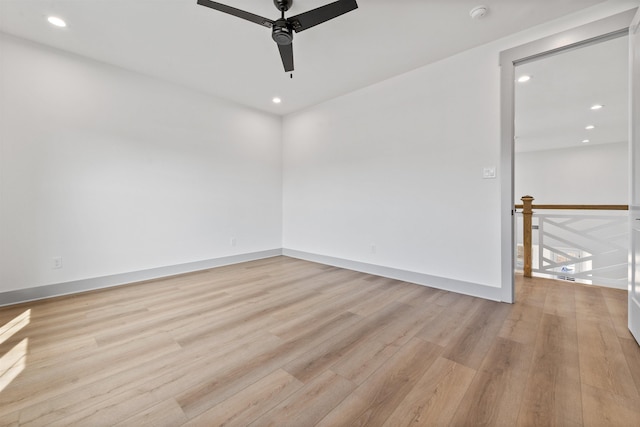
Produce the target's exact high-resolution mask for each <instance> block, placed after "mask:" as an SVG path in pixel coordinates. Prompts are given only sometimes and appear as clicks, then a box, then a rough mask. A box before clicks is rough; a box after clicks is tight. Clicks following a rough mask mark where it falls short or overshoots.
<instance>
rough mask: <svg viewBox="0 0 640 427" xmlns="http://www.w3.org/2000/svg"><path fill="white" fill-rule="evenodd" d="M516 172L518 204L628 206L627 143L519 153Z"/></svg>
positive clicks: (516, 160)
mask: <svg viewBox="0 0 640 427" xmlns="http://www.w3.org/2000/svg"><path fill="white" fill-rule="evenodd" d="M514 170H515V173H514V175H515V184H514V194H515V200H516V203H519V202H518V201H519V200H520V197H522V196H525V195H531V196H533V197H535V201H534V203H541V204H603V205H606V204H615V205H626V204H628V203H629V143H628V142H619V143H614V144H600V145H583V146H580V147H576V148H565V149H559V150H543V151H532V152H524V153H516V155H515V169H514Z"/></svg>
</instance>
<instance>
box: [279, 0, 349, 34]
mask: <svg viewBox="0 0 640 427" xmlns="http://www.w3.org/2000/svg"><path fill="white" fill-rule="evenodd" d="M357 8H358V4H357V3H356V0H338V1H336V2H333V3H329V4H327V5H324V6H320V7H318V8H316V9H313V10H310V11H308V12H304V13H301V14H300V15H295V16H290V17H289V18H287V22H289V24H291V27H292V28H293V29H294V30H295V32H297V33H299V32H300V31H304V30H306V29H308V28H311V27H314V26H316V25H318V24H322V23H323V22H326V21H328V20H330V19H333V18H335V17H338V16H340V15H343V14H345V13H347V12H351V11H352V10H354V9H357Z"/></svg>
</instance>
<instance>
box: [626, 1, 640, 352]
mask: <svg viewBox="0 0 640 427" xmlns="http://www.w3.org/2000/svg"><path fill="white" fill-rule="evenodd" d="M629 70H630V73H629V94H630V95H629V112H630V117H631V120H630V121H629V142H630V144H629V148H630V150H629V154H630V156H629V157H630V162H629V164H630V173H631V183H630V185H629V193H630V197H629V199H630V201H629V209H630V211H629V218H630V220H629V223H630V227H629V232H630V234H631V239H630V240H631V245H630V248H629V297H628V298H629V311H628V326H629V331H631V334H632V335H633V337H634V338H635V340H636V341H637V342H638V344H640V9H639V11H638V13H637V14H636V16H635V18H634V20H633V22H632V23H631V26H630V28H629Z"/></svg>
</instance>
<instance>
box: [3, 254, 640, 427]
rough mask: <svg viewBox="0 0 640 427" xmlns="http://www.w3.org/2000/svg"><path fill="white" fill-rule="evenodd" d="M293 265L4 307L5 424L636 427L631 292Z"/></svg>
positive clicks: (270, 262) (272, 262)
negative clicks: (415, 279)
mask: <svg viewBox="0 0 640 427" xmlns="http://www.w3.org/2000/svg"><path fill="white" fill-rule="evenodd" d="M517 297H518V302H517V303H516V304H513V305H510V304H502V303H497V302H492V301H485V300H481V299H478V298H472V297H469V296H464V295H458V294H454V293H450V292H445V291H441V290H436V289H431V288H428V287H423V286H418V285H413V284H409V283H404V282H400V281H396V280H391V279H386V278H382V277H376V276H371V275H368V274H364V273H358V272H353V271H349V270H343V269H339V268H334V267H329V266H325V265H320V264H314V263H310V262H306V261H301V260H296V259H292V258H287V257H276V258H270V259H265V260H260V261H254V262H249V263H245V264H239V265H233V266H228V267H222V268H217V269H212V270H207V271H202V272H197V273H193V274H189V275H183V276H178V277H173V278H167V279H163V280H155V281H149V282H143V283H137V284H131V285H127V286H122V287H118V288H112V289H107V290H101V291H94V292H88V293H84V294H78V295H72V296H67V297H60V298H54V299H49V300H45V301H39V302H33V303H25V304H20V305H15V306H10V307H4V308H0V425H3V426H23V425H24V426H91V427H93V426H144V425H153V426H223V425H224V426H295V427H305V426H316V425H317V426H393V427H395V426H408V425H411V426H418V425H424V426H469V425H474V426H477V425H486V426H545V425H562V426H564V425H585V426H598V427H600V426H635V427H637V426H638V425H640V347H638V345H637V344H636V342H635V341H633V338H632V337H631V335H630V334H629V332H628V330H627V327H626V305H627V299H626V298H627V296H626V292H624V291H618V290H612V289H606V288H599V287H589V286H583V285H576V284H572V283H568V282H561V281H550V280H542V279H527V280H525V279H523V278H522V277H520V278H518V283H517Z"/></svg>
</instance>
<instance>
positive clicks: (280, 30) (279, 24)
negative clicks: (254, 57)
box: [198, 0, 358, 72]
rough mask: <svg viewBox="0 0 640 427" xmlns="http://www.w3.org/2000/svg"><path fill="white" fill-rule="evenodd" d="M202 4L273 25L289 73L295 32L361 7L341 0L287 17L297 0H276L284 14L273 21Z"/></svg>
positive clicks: (214, 4) (205, 1)
mask: <svg viewBox="0 0 640 427" xmlns="http://www.w3.org/2000/svg"><path fill="white" fill-rule="evenodd" d="M198 4H199V5H201V6H206V7H209V8H211V9H215V10H219V11H220V12H224V13H228V14H229V15H233V16H237V17H238V18H242V19H246V20H247V21H251V22H255V23H256V24H259V25H262V26H264V27H267V28H271V37H272V38H273V40H274V41H275V42H276V43H277V44H278V50H280V57H281V58H282V65H283V66H284V71H285V72H290V71H293V45H292V42H293V32H294V31H295V32H296V33H299V32H300V31H304V30H306V29H308V28H311V27H315V26H316V25H318V24H322V23H323V22H326V21H328V20H330V19H333V18H336V17H338V16H340V15H343V14H345V13H347V12H350V11H352V10H354V9H357V8H358V4H357V3H356V0H338V1H335V2H333V3H329V4H327V5H324V6H320V7H318V8H316V9H313V10H310V11H308V12H304V13H301V14H299V15H295V16H290V17H288V18H285V17H284V13H285V12H286V11H287V10H289V8H290V7H291V5H292V4H293V0H273V4H274V5H275V6H276V7H277V8H278V10H279V11H280V13H281V15H280V18H279V19H276V20H275V21H272V20H271V19H267V18H263V17H262V16H258V15H254V14H253V13H250V12H245V11H244V10H240V9H236V8H235V7H231V6H227V5H224V4H221V3H218V2H215V1H210V0H198Z"/></svg>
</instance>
